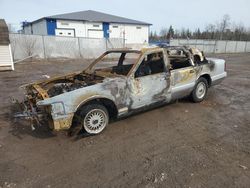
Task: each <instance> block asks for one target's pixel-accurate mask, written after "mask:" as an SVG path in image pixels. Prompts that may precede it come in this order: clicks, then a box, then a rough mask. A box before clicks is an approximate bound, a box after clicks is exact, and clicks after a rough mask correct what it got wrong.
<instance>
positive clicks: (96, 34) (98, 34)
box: [88, 29, 103, 39]
mask: <svg viewBox="0 0 250 188" xmlns="http://www.w3.org/2000/svg"><path fill="white" fill-rule="evenodd" d="M88 37H89V38H98V39H100V38H103V30H91V29H89V30H88Z"/></svg>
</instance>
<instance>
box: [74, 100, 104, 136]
mask: <svg viewBox="0 0 250 188" xmlns="http://www.w3.org/2000/svg"><path fill="white" fill-rule="evenodd" d="M108 123H109V114H108V111H107V109H106V108H105V107H104V106H103V105H100V104H88V105H86V106H83V107H82V108H81V109H80V110H79V112H78V113H76V115H75V122H74V125H72V128H71V130H70V131H71V132H72V133H73V134H76V132H77V133H79V131H80V130H82V129H84V130H85V131H86V132H87V133H88V134H99V133H101V132H102V131H103V130H104V129H105V127H106V126H107V125H108ZM73 130H74V131H73ZM71 135H72V134H71Z"/></svg>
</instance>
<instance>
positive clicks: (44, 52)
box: [42, 35, 47, 60]
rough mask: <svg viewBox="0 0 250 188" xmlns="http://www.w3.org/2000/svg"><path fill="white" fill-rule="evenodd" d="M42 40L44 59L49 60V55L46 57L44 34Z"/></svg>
mask: <svg viewBox="0 0 250 188" xmlns="http://www.w3.org/2000/svg"><path fill="white" fill-rule="evenodd" d="M42 41H43V56H44V59H45V60H47V57H46V49H45V43H44V36H43V35H42Z"/></svg>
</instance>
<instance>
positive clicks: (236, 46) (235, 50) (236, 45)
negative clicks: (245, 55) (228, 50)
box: [234, 41, 238, 53]
mask: <svg viewBox="0 0 250 188" xmlns="http://www.w3.org/2000/svg"><path fill="white" fill-rule="evenodd" d="M237 48H238V41H236V44H235V49H234V53H236V52H237Z"/></svg>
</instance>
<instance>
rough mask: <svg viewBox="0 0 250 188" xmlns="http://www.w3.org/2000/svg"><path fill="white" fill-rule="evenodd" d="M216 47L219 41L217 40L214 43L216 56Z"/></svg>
mask: <svg viewBox="0 0 250 188" xmlns="http://www.w3.org/2000/svg"><path fill="white" fill-rule="evenodd" d="M216 47H217V40H215V43H214V54H215V52H216Z"/></svg>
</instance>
